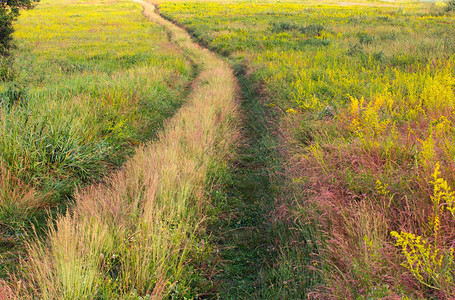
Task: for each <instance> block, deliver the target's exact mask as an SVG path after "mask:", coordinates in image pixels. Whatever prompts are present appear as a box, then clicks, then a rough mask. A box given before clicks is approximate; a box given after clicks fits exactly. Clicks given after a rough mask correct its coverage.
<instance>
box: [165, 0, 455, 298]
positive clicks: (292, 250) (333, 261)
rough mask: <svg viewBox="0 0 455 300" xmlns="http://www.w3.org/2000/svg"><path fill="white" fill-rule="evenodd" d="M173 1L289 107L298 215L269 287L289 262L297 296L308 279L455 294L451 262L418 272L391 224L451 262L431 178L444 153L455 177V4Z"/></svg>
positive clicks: (342, 294)
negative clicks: (451, 9)
mask: <svg viewBox="0 0 455 300" xmlns="http://www.w3.org/2000/svg"><path fill="white" fill-rule="evenodd" d="M340 4H341V3H340ZM389 5H390V6H389ZM160 12H161V13H162V14H163V15H165V16H166V17H167V18H169V19H172V20H174V21H176V22H178V23H179V24H182V25H183V26H185V27H186V28H188V30H189V31H190V32H191V33H192V34H193V35H194V36H195V38H196V39H198V40H199V41H200V42H201V43H202V44H204V45H207V46H208V47H209V48H210V49H212V50H215V51H217V52H218V53H221V54H223V55H225V56H227V57H229V58H230V59H231V61H233V62H234V64H244V65H246V73H247V74H248V76H249V78H250V79H251V81H252V82H253V83H255V85H256V87H257V88H258V89H259V91H260V93H261V94H262V95H261V96H262V99H263V102H264V104H265V105H266V106H268V107H270V109H272V110H275V111H276V112H277V114H278V115H279V116H280V117H279V121H278V124H279V125H278V127H279V130H278V131H277V132H279V138H278V145H280V146H282V148H283V149H284V150H283V151H282V153H283V156H282V157H284V158H283V160H284V161H285V163H284V165H283V169H284V170H285V171H284V173H285V174H284V178H285V179H284V180H283V181H282V182H281V183H279V184H278V185H279V186H281V187H282V190H281V192H279V193H277V194H275V195H274V198H275V199H281V201H278V203H279V204H283V205H284V207H285V208H286V211H287V212H286V214H285V215H286V216H287V218H288V219H290V220H296V221H295V222H294V223H292V222H291V223H290V224H289V226H288V227H289V230H288V231H287V232H288V233H287V234H284V235H282V236H283V239H284V240H285V242H284V243H283V245H282V246H281V247H280V250H279V252H280V253H281V255H279V256H278V257H277V259H276V261H275V262H276V263H275V264H273V265H271V266H270V268H269V271H266V273H268V274H269V276H271V277H270V278H272V280H275V283H274V284H272V283H270V285H269V289H268V291H269V292H270V294H268V295H267V297H269V298H277V297H279V296H278V295H280V292H281V291H283V290H285V289H284V287H285V286H286V285H283V284H282V283H281V284H277V282H280V280H276V276H278V278H280V275H278V274H283V277H287V278H288V280H282V281H281V282H287V283H291V284H295V285H294V286H293V287H292V288H290V289H291V290H297V291H298V292H297V293H296V294H293V297H294V296H295V297H297V298H303V297H304V295H305V294H306V293H308V291H309V290H308V288H307V283H308V282H310V283H311V284H313V283H317V284H316V286H313V287H312V288H311V289H312V292H313V294H312V295H315V296H320V297H329V298H330V297H338V298H359V297H360V298H362V297H387V296H388V297H404V296H407V297H410V298H425V297H442V298H444V297H446V298H447V297H450V296H453V295H454V293H455V288H454V286H453V284H452V283H451V282H453V281H452V278H453V277H454V274H453V272H452V271H447V270H446V269H445V268H444V267H443V266H442V265H441V264H439V263H438V264H436V263H434V264H435V265H434V266H433V265H432V269H424V268H423V267H419V268H420V269H419V271H418V272H417V271H415V270H413V269H412V268H413V266H412V263H411V265H409V260H408V259H407V258H406V256H405V255H403V253H401V252H400V248H399V247H395V244H396V239H395V238H393V237H392V236H391V235H390V232H391V231H403V232H405V233H413V234H416V235H417V236H420V237H421V240H425V241H426V242H427V243H428V244H430V245H431V247H433V248H431V249H438V253H439V254H437V255H439V256H438V257H440V258H442V259H444V260H450V257H451V256H450V255H451V254H450V253H451V249H452V248H451V247H452V244H451V240H452V236H453V232H452V230H451V228H453V222H455V220H454V219H453V218H452V216H451V214H450V213H448V212H445V213H441V214H439V213H438V210H437V209H436V208H435V204H434V201H435V200H434V199H436V198H435V197H436V196H435V195H436V194H434V195H433V189H434V183H433V179H432V177H431V176H432V173H433V171H434V168H435V165H436V163H438V162H439V164H440V165H441V172H442V174H441V175H440V177H442V178H444V179H445V180H446V181H447V184H448V186H450V187H453V186H454V185H455V177H454V176H453V174H454V172H453V170H454V163H453V159H452V158H453V153H455V152H454V148H455V140H454V139H453V131H454V128H455V127H454V121H455V119H454V114H453V113H454V109H455V107H454V105H453V103H454V102H453V101H454V100H455V93H454V82H455V80H454V78H455V72H454V68H453V66H454V64H455V61H454V58H455V40H454V38H453V34H452V33H451V32H452V29H453V26H454V23H455V16H454V15H453V13H451V12H448V11H446V10H444V8H443V6H441V5H435V4H429V3H426V4H424V3H404V2H396V3H393V4H390V3H388V5H384V3H382V4H381V3H363V4H361V5H351V6H349V5H346V4H343V5H336V3H332V4H330V3H328V2H327V3H326V4H324V3H321V4H319V3H314V2H298V3H270V2H267V3H251V2H241V1H240V2H235V3H232V2H223V1H220V2H186V3H181V2H177V3H176V2H172V3H170V2H165V3H163V4H161V5H160ZM258 118H259V117H258ZM255 159H257V160H258V161H260V160H261V159H262V157H259V156H256V158H255ZM240 167H241V166H240ZM450 203H451V202H450V201H447V203H444V204H441V205H442V206H443V207H448V208H449V207H450ZM238 206H239V207H242V205H241V204H238ZM436 217H437V218H438V219H437V220H440V221H441V225H440V226H441V227H439V224H438V223H437V222H435V221H434V220H436ZM428 220H430V221H428ZM435 224H436V225H435ZM284 232H286V230H285V231H284ZM292 232H294V233H292ZM307 241H312V242H311V243H307ZM269 242H270V243H271V244H272V241H269ZM293 243H294V244H293ZM428 244H427V245H428ZM291 245H295V246H291ZM398 246H399V245H398ZM426 247H427V248H428V247H429V246H426ZM431 251H433V252H431ZM431 251H430V252H431V253H435V252H434V251H435V250H431ZM309 255H310V257H311V258H308V256H309ZM305 257H307V258H305ZM416 258H417V259H420V261H422V260H423V257H420V256H417V257H416ZM244 260H248V258H245V259H244ZM423 265H426V266H428V263H426V264H424V263H422V264H421V265H420V266H423ZM433 267H434V268H433ZM227 268H229V264H227ZM290 270H294V271H290ZM301 270H312V271H311V272H310V274H309V273H308V272H306V273H305V274H303V275H301V274H300V272H301ZM312 272H317V273H318V274H319V275H320V279H318V276H315V274H314V273H312ZM422 274H423V275H422ZM274 276H275V279H273V278H274ZM419 276H421V277H419ZM307 278H313V279H308V280H307ZM282 279H284V278H282ZM300 280H301V281H300ZM319 280H321V281H319ZM318 281H319V283H318ZM311 284H310V285H309V286H311ZM288 286H290V285H289V284H288ZM299 293H300V294H299ZM296 295H299V296H296Z"/></svg>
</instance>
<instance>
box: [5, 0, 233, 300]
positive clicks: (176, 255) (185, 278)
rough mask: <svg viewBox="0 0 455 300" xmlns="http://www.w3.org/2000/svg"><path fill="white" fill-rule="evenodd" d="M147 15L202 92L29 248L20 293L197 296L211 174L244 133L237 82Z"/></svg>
mask: <svg viewBox="0 0 455 300" xmlns="http://www.w3.org/2000/svg"><path fill="white" fill-rule="evenodd" d="M144 8H145V14H146V15H147V16H149V17H150V18H151V19H152V21H154V22H156V23H158V24H161V25H162V26H164V27H165V28H166V30H167V31H168V32H169V34H170V36H171V39H172V41H173V42H175V43H176V45H177V46H178V47H179V48H180V49H181V50H182V51H184V52H185V53H186V55H187V57H188V58H189V59H191V60H192V61H193V62H195V63H197V65H198V66H199V67H200V70H201V71H200V74H199V76H198V77H197V79H196V82H195V83H194V90H193V91H192V93H191V94H190V95H189V97H188V100H187V103H186V104H185V105H184V106H183V107H182V108H181V110H180V111H179V112H178V113H177V114H176V115H175V116H174V117H173V118H172V120H170V121H169V122H168V123H167V124H166V126H165V129H164V131H163V132H162V133H160V134H159V136H158V140H157V141H156V142H154V143H150V144H146V145H144V146H141V147H139V148H138V149H137V150H136V153H135V155H134V156H133V157H132V158H131V159H129V160H128V161H127V162H126V163H125V165H124V166H123V167H122V168H121V169H120V170H119V171H118V172H115V173H114V174H113V175H111V176H108V177H106V178H105V179H104V180H103V182H104V183H102V184H98V185H93V186H90V187H88V188H86V189H83V190H79V191H78V192H77V193H76V195H75V205H74V208H73V209H71V210H70V211H69V212H68V213H67V214H64V215H60V216H59V217H58V218H57V219H56V221H55V229H54V228H53V227H51V230H50V231H49V233H48V238H47V239H46V240H44V241H37V242H35V243H30V244H29V247H28V253H29V255H28V258H27V260H25V261H24V262H23V271H24V276H25V279H24V281H22V284H23V285H22V286H21V289H19V288H17V287H16V289H15V296H18V297H38V298H46V299H62V298H65V299H75V298H96V297H99V298H108V299H111V298H119V297H121V298H126V299H128V298H134V299H137V298H138V297H146V296H147V295H148V296H151V297H157V298H161V297H164V296H168V297H175V298H184V297H187V298H190V297H196V292H197V291H196V290H194V289H193V288H192V284H193V283H192V278H196V277H197V276H198V275H197V274H195V272H193V271H192V268H193V265H194V262H195V260H197V259H198V257H201V255H203V253H204V252H205V251H206V249H205V247H206V246H205V243H204V240H202V239H201V236H202V235H201V234H200V233H201V232H203V230H204V229H203V228H204V227H203V222H204V216H205V212H206V210H207V206H208V204H209V198H208V197H207V195H206V191H207V189H208V188H209V187H208V186H207V182H208V181H207V180H208V178H207V176H208V172H209V170H210V169H211V168H214V167H215V166H216V165H222V164H223V161H224V159H225V158H226V157H227V154H228V153H229V152H230V151H232V147H233V145H234V143H235V140H236V136H237V131H236V126H235V122H236V119H237V117H236V106H235V101H234V95H235V82H234V77H233V74H232V71H231V70H230V68H229V67H228V65H227V64H226V63H224V62H223V61H221V60H220V59H218V58H216V57H215V56H214V55H212V54H210V53H209V52H207V51H206V50H204V49H201V48H200V47H198V46H196V45H194V44H193V43H192V42H191V38H190V36H189V35H188V34H186V32H184V31H183V30H181V29H179V28H178V27H176V26H174V25H172V24H171V23H170V22H167V21H165V20H164V19H161V18H160V17H158V16H157V15H155V14H154V13H153V6H151V5H148V4H144ZM17 284H19V283H17ZM5 289H6V288H5Z"/></svg>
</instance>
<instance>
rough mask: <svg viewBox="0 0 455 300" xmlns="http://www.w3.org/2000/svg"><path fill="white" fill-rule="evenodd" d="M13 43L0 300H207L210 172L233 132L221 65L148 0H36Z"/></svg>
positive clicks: (4, 107)
mask: <svg viewBox="0 0 455 300" xmlns="http://www.w3.org/2000/svg"><path fill="white" fill-rule="evenodd" d="M15 38H16V42H17V49H16V51H15V53H13V55H12V56H11V57H9V58H5V59H4V61H3V62H2V63H3V68H4V78H3V81H2V84H3V86H2V89H3V91H4V92H3V94H2V96H3V98H2V99H1V102H0V103H1V106H0V117H1V118H0V120H1V122H2V123H1V129H2V135H1V136H0V146H1V148H0V155H1V156H0V159H1V160H0V162H1V163H2V165H1V166H2V173H1V176H2V177H0V178H1V180H0V183H1V185H0V191H1V194H0V195H2V198H0V199H1V200H2V202H1V208H2V214H1V218H0V224H1V226H2V227H1V228H2V232H1V233H2V236H1V238H2V246H3V248H2V253H1V261H2V268H3V272H2V274H1V275H2V279H1V280H0V298H2V299H3V298H5V297H6V298H7V299H37V298H38V299H149V298H152V299H155V298H157V299H161V298H165V297H166V298H173V299H184V298H195V297H197V295H198V294H199V293H204V292H205V290H207V288H205V285H206V282H207V281H206V280H205V278H204V275H205V273H204V272H199V271H198V270H199V269H200V268H202V267H201V266H203V265H204V259H205V258H206V257H207V256H208V255H207V253H209V252H210V247H209V246H210V245H208V244H207V245H206V243H205V240H204V239H205V238H206V235H205V234H204V231H205V225H204V223H205V219H206V218H207V213H206V212H207V210H208V204H207V203H208V200H209V197H208V196H207V194H209V193H211V190H212V188H213V187H214V186H216V183H215V182H212V181H213V180H212V179H211V176H209V175H210V174H212V173H216V172H217V170H218V169H220V170H222V169H223V166H224V165H226V158H227V156H228V155H229V153H231V152H233V149H234V145H235V143H236V140H237V138H236V137H237V136H238V133H237V110H236V105H235V97H234V96H235V80H234V77H233V73H232V71H231V69H230V67H229V66H228V65H227V64H226V63H224V62H223V61H221V60H219V59H218V58H217V57H216V56H215V55H213V54H212V53H210V52H209V51H205V50H203V49H202V48H200V47H199V46H198V45H197V44H195V43H193V42H191V39H190V36H189V35H188V33H187V32H185V31H184V30H182V29H180V28H178V27H176V26H175V25H173V24H172V23H170V22H168V21H166V20H164V19H163V18H161V17H159V16H158V15H156V14H155V13H154V7H153V6H152V5H149V4H147V3H145V2H144V3H142V4H138V3H134V2H130V1H122V0H119V1H109V2H105V1H96V2H91V3H87V2H83V1H66V0H65V1H60V0H48V1H42V2H40V3H39V4H38V5H37V6H36V7H35V8H34V9H33V10H30V11H26V12H23V14H22V16H21V18H20V19H19V20H18V22H17V24H16V33H15ZM171 117H172V118H171Z"/></svg>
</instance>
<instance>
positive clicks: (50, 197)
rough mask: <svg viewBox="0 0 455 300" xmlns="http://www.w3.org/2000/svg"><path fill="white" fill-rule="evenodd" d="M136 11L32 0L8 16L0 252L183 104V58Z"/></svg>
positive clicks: (0, 133) (0, 94) (1, 115)
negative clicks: (11, 39)
mask: <svg viewBox="0 0 455 300" xmlns="http://www.w3.org/2000/svg"><path fill="white" fill-rule="evenodd" d="M141 11H142V8H141V6H140V5H139V4H134V3H132V2H128V1H113V2H112V1H111V2H109V3H108V2H102V1H101V2H93V3H87V2H82V1H41V2H40V3H39V4H38V5H37V6H36V7H35V8H34V9H33V10H29V11H24V12H23V14H22V15H21V17H20V18H19V20H18V21H17V23H16V24H15V28H16V32H15V41H16V44H17V49H16V50H15V51H14V53H13V56H12V58H11V62H10V63H11V66H10V67H9V69H8V74H6V75H8V76H6V75H5V74H4V75H5V76H2V79H3V80H2V82H1V83H0V164H1V170H2V176H1V180H0V181H1V182H2V183H1V185H0V189H1V191H0V195H2V196H1V197H0V199H1V204H0V225H1V228H2V231H1V237H0V238H1V239H2V240H3V239H4V240H5V241H8V243H5V245H7V247H5V248H4V249H2V252H3V251H11V250H12V251H13V252H14V251H16V250H18V249H19V248H20V245H21V244H22V240H23V238H24V231H27V228H28V229H30V226H31V222H33V223H34V224H35V225H36V226H37V230H38V231H40V230H41V227H42V226H45V224H43V223H45V222H43V221H42V219H43V218H45V216H46V215H47V214H48V213H47V212H46V210H47V209H49V208H55V207H56V206H58V205H60V207H64V206H65V205H66V204H67V203H69V202H70V199H71V197H72V196H71V195H72V193H73V191H74V190H75V189H76V188H77V187H81V186H84V185H86V184H88V183H90V182H93V181H97V180H100V179H101V178H102V177H103V176H104V174H105V173H106V172H110V171H112V170H114V169H115V168H117V167H118V166H119V165H120V164H121V163H123V162H124V161H125V158H126V157H127V156H128V155H130V154H132V152H133V150H132V146H136V145H139V144H140V143H142V142H145V141H149V140H150V139H152V138H154V137H156V134H157V130H158V129H160V128H161V127H162V124H163V122H164V120H165V119H167V118H168V117H170V116H171V115H173V114H174V112H175V111H176V110H177V109H178V108H179V107H180V105H181V104H182V102H183V94H184V93H185V89H186V85H187V82H188V79H189V78H190V77H191V76H192V73H193V71H192V69H191V66H190V64H189V63H188V62H187V61H186V60H185V59H184V57H183V55H182V53H181V52H180V51H179V50H177V49H176V48H175V47H174V46H173V45H172V44H171V43H170V42H169V40H168V37H167V35H166V33H165V31H164V29H163V28H161V27H159V26H157V25H154V24H152V23H150V22H149V21H148V20H147V19H146V18H145V17H144V16H142V14H141ZM3 195H5V196H3ZM15 261H16V262H17V260H8V261H7V262H5V263H4V264H2V266H8V264H9V262H12V263H14V262H15Z"/></svg>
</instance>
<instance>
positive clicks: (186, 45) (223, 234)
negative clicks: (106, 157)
mask: <svg viewBox="0 0 455 300" xmlns="http://www.w3.org/2000/svg"><path fill="white" fill-rule="evenodd" d="M135 1H136V2H139V3H141V4H142V5H143V7H144V15H146V16H147V17H149V18H150V19H151V20H152V21H154V22H156V23H158V24H161V25H162V26H164V27H165V28H166V30H168V33H169V37H170V39H171V41H173V42H175V43H176V44H177V46H179V47H180V48H181V49H182V50H183V51H184V52H185V54H186V55H187V56H188V57H187V58H188V59H189V60H191V61H193V62H195V64H196V63H197V64H196V65H199V66H200V68H201V75H200V76H204V72H209V71H210V72H214V71H213V70H214V69H216V68H223V69H225V68H228V69H229V72H233V71H232V68H231V67H229V65H228V64H227V63H226V62H225V61H224V60H222V59H220V58H219V57H218V55H216V54H214V53H212V52H210V51H209V50H207V49H204V48H202V47H201V46H199V45H198V44H196V43H194V42H189V40H190V35H189V33H188V32H186V31H185V30H184V29H182V28H180V27H178V26H177V25H175V24H174V23H172V22H170V21H168V20H166V19H164V18H162V17H161V16H160V15H159V14H157V13H156V12H155V7H154V6H153V5H152V4H149V3H146V2H143V1H141V0H135ZM201 49H202V55H201ZM241 69H242V68H241V67H240V70H239V71H238V72H237V74H236V75H237V77H238V78H237V80H238V82H234V83H233V84H234V85H238V86H239V88H240V94H241V97H242V98H243V99H244V100H243V101H240V111H241V115H242V117H241V119H242V120H241V124H240V127H241V128H240V130H241V136H242V138H241V142H240V147H239V148H238V150H237V156H236V160H235V161H233V162H231V163H232V164H231V165H230V166H229V167H228V168H229V171H228V174H226V175H227V176H226V177H227V178H222V179H221V181H223V186H224V189H223V190H221V191H218V192H221V195H222V196H221V198H219V197H213V199H212V201H214V203H212V205H213V206H214V207H215V214H216V215H215V216H211V219H212V220H213V221H212V222H209V226H208V231H209V235H210V237H211V242H212V243H213V244H214V245H215V248H216V252H217V253H218V254H217V255H218V256H219V258H218V259H219V263H218V265H216V266H212V267H214V268H215V269H217V272H216V275H215V276H214V278H212V280H213V281H214V286H216V290H215V291H209V293H207V294H206V296H204V297H203V298H215V299H216V298H218V299H262V298H263V297H264V296H265V294H266V291H267V289H268V284H269V283H268V282H267V279H266V278H265V274H264V272H265V270H266V269H267V268H270V267H271V265H272V264H273V262H274V261H275V260H276V257H277V254H278V253H277V249H275V247H274V246H273V241H275V240H276V239H277V238H278V237H277V236H276V233H275V231H274V230H273V226H274V225H273V222H272V221H271V217H270V215H271V213H272V211H273V210H274V206H275V203H274V199H273V196H274V194H275V192H274V191H273V186H272V185H271V183H270V174H269V172H271V171H272V170H273V169H274V168H276V167H277V166H274V165H273V164H274V163H275V159H274V155H276V153H275V151H274V149H275V148H276V139H275V138H274V137H273V136H272V135H271V134H270V133H269V130H268V128H269V126H268V124H267V122H268V120H267V118H266V112H265V108H264V106H263V105H262V104H261V103H260V101H259V97H258V93H257V91H256V89H255V88H253V87H252V86H251V85H250V82H249V81H248V78H247V77H246V76H245V74H244V70H241ZM213 76H216V75H213ZM234 80H235V79H234ZM269 121H270V120H269ZM218 196H219V195H218Z"/></svg>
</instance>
